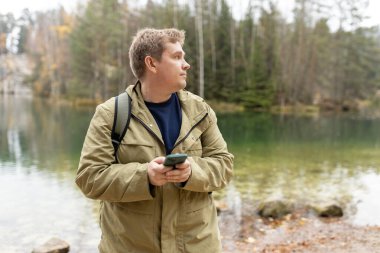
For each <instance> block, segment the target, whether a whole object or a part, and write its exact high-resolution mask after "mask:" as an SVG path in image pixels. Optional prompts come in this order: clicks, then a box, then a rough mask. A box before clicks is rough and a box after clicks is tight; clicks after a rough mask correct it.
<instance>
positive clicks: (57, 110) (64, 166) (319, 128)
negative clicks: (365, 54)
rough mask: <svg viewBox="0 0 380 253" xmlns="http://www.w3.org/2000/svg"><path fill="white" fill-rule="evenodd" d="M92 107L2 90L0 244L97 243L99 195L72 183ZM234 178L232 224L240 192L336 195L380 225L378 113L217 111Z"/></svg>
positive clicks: (359, 218)
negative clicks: (332, 114) (369, 115)
mask: <svg viewBox="0 0 380 253" xmlns="http://www.w3.org/2000/svg"><path fill="white" fill-rule="evenodd" d="M93 111H94V108H87V109H84V108H81V109H78V108H72V107H69V106H55V105H52V104H49V103H47V102H46V101H43V100H37V99H31V98H20V97H13V96H11V97H4V96H3V97H1V96H0V173H1V177H0V185H1V190H0V201H1V203H2V206H1V208H0V234H1V235H2V236H1V237H0V252H7V253H20V252H30V251H31V250H32V248H33V247H34V246H36V245H38V244H40V243H42V242H44V241H45V240H47V239H49V238H50V237H51V236H58V237H60V238H62V239H64V240H67V241H68V242H69V243H70V245H71V246H72V249H71V251H72V252H77V253H78V252H83V253H91V252H97V244H98V241H99V236H100V231H99V228H98V225H97V219H98V212H97V208H98V205H97V203H96V202H93V201H90V200H88V199H86V198H85V197H84V196H83V195H82V194H81V193H80V191H79V189H78V188H77V187H76V186H75V184H74V178H75V172H76V168H77V164H78V159H79V155H80V150H81V147H82V143H83V139H84V135H85V132H86V130H87V127H88V124H89V121H90V119H91V116H92V113H93ZM218 119H219V121H218V124H219V126H220V127H221V131H222V132H223V134H224V136H225V138H226V140H227V142H228V145H229V149H230V150H231V151H232V152H233V153H234V155H235V157H236V158H235V178H234V181H233V183H232V184H231V185H230V187H229V188H228V189H227V190H226V191H225V192H224V196H226V201H227V202H228V203H227V204H228V205H229V206H230V207H232V210H231V212H234V219H235V220H234V221H232V224H233V225H234V228H236V229H239V227H238V224H240V222H241V213H242V210H241V208H242V202H243V201H257V200H262V199H266V198H274V197H284V198H287V199H293V200H296V201H300V202H304V203H309V202H312V201H325V200H337V201H339V202H343V203H344V204H345V205H346V206H347V210H349V216H350V219H351V220H352V221H353V222H354V223H356V224H377V225H380V215H379V213H380V206H379V205H380V204H379V202H378V201H377V196H378V195H379V194H380V188H379V187H380V169H379V164H380V155H379V154H380V145H379V143H380V132H379V131H378V129H380V120H378V119H377V120H376V119H373V120H367V119H360V118H355V117H351V116H349V117H320V118H306V117H303V118H300V117H289V116H286V117H279V116H273V115H269V114H230V115H219V118H218Z"/></svg>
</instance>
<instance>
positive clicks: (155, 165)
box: [148, 156, 172, 186]
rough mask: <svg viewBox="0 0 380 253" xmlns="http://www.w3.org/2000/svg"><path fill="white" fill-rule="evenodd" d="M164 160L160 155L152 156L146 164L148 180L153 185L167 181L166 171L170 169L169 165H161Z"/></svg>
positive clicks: (159, 184)
mask: <svg viewBox="0 0 380 253" xmlns="http://www.w3.org/2000/svg"><path fill="white" fill-rule="evenodd" d="M164 161H165V157H163V156H160V157H156V158H154V159H153V160H152V161H151V162H150V163H149V164H148V178H149V182H150V183H151V184H152V185H155V186H161V185H164V184H166V183H167V182H168V180H167V178H166V172H168V171H169V170H171V169H172V168H171V167H165V166H164V165H163V163H164Z"/></svg>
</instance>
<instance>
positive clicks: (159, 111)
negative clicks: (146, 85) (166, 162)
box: [145, 93, 182, 155]
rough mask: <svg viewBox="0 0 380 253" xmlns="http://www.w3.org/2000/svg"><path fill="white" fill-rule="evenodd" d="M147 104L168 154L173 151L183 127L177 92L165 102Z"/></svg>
mask: <svg viewBox="0 0 380 253" xmlns="http://www.w3.org/2000/svg"><path fill="white" fill-rule="evenodd" d="M145 104H146V106H147V107H148V109H149V111H150V112H151V113H152V115H153V117H154V119H155V120H156V123H157V125H158V127H159V128H160V131H161V135H162V138H163V140H164V143H165V149H166V154H167V155H168V154H170V153H171V152H172V150H173V148H174V144H175V142H176V140H177V138H178V135H179V132H180V129H181V122H182V111H181V105H180V103H179V100H178V97H177V94H176V93H173V94H172V95H171V97H170V98H169V100H168V101H165V102H163V103H151V102H145Z"/></svg>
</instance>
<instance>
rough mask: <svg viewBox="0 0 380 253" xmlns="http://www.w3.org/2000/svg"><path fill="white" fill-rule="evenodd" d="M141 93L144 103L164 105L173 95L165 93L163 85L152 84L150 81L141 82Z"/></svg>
mask: <svg viewBox="0 0 380 253" xmlns="http://www.w3.org/2000/svg"><path fill="white" fill-rule="evenodd" d="M141 93H142V96H143V98H144V101H146V102H151V103H162V102H165V101H167V100H168V99H169V98H170V96H171V93H165V92H164V91H163V89H162V85H159V84H156V83H152V82H149V81H146V80H145V81H141Z"/></svg>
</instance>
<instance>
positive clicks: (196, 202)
mask: <svg viewBox="0 0 380 253" xmlns="http://www.w3.org/2000/svg"><path fill="white" fill-rule="evenodd" d="M185 205H186V209H185V210H186V213H187V214H192V213H196V212H198V211H200V210H202V209H203V208H205V207H209V206H211V205H212V196H211V195H210V194H208V193H207V192H187V196H186V200H185Z"/></svg>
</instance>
